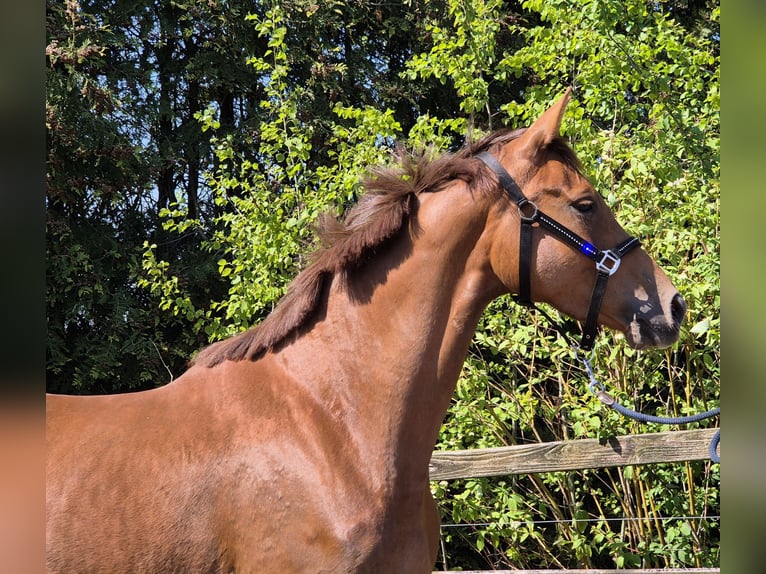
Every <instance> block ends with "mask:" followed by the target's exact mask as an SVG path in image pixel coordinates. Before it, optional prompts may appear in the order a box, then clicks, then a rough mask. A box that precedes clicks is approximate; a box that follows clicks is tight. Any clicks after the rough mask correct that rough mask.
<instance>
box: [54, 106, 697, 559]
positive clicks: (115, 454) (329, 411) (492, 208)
mask: <svg viewBox="0 0 766 574" xmlns="http://www.w3.org/2000/svg"><path fill="white" fill-rule="evenodd" d="M565 105H566V98H564V99H563V100H562V102H560V103H559V104H557V105H556V106H554V107H553V108H551V110H549V111H548V112H546V114H544V115H543V116H542V117H541V118H540V119H539V120H538V121H537V122H536V123H535V124H534V125H533V126H532V127H531V128H529V130H528V132H526V133H525V134H524V135H523V136H522V137H520V138H518V139H514V140H513V141H512V142H510V143H507V144H505V145H504V146H503V147H502V148H501V149H500V150H498V151H499V154H500V157H501V158H503V157H504V156H512V159H509V157H505V159H503V161H504V163H505V164H506V165H508V166H509V167H511V166H515V167H516V173H514V176H515V177H516V178H517V179H518V180H519V181H522V182H524V183H525V184H526V185H527V187H528V188H529V189H540V190H550V189H551V188H552V186H555V189H556V190H557V191H556V193H554V194H551V193H548V194H542V192H541V194H540V197H539V198H537V202H538V204H539V205H540V206H541V208H545V209H546V210H547V211H549V212H553V213H556V212H557V211H558V215H559V217H561V218H562V219H563V218H564V217H568V219H567V221H569V222H570V223H572V224H573V225H574V224H577V225H579V229H580V231H582V232H583V233H586V232H587V234H588V236H589V237H590V238H592V239H593V241H594V242H595V241H601V242H604V243H610V242H611V243H613V242H614V240H615V239H620V238H622V237H624V236H625V233H624V232H623V231H622V230H621V228H620V227H619V225H617V224H616V222H614V219H613V218H612V217H611V214H609V213H608V210H606V207H605V206H603V207H601V205H600V204H599V207H601V213H600V214H599V217H600V218H601V219H600V220H598V221H597V222H592V223H591V225H590V226H588V225H587V222H585V221H583V220H582V219H583V218H579V219H578V217H579V216H577V215H574V216H573V215H572V214H571V213H569V212H567V211H566V207H561V206H559V203H561V196H562V195H564V196H566V195H567V194H574V196H576V197H574V199H572V198H569V199H567V201H568V202H569V203H570V204H571V202H573V201H583V199H582V197H584V196H587V197H588V198H589V199H588V201H598V199H597V196H596V197H595V198H594V197H592V194H591V193H590V192H592V189H591V188H589V187H588V185H587V181H586V180H584V178H582V176H579V175H578V174H576V173H575V172H573V171H572V170H571V169H567V168H566V166H563V165H561V164H560V162H559V161H558V160H557V158H556V157H549V158H547V160H548V161H544V162H540V161H539V159H540V154H541V153H542V151H541V150H542V149H543V148H544V147H545V146H544V145H543V144H541V143H540V142H537V143H536V141H535V138H542V139H545V138H548V139H550V138H551V137H553V136H552V134H553V132H555V134H556V135H557V134H558V125H559V122H560V119H561V115H562V113H563V109H564V106H565ZM541 141H542V140H541ZM530 149H531V151H530ZM530 154H532V156H530ZM535 160H537V161H535ZM461 165H463V167H462V168H461V169H467V168H466V167H465V166H468V165H470V166H474V167H472V169H474V170H475V172H474V173H473V175H471V176H470V177H469V176H466V177H465V178H460V177H457V178H450V179H449V180H448V181H446V182H443V184H441V185H440V186H438V193H421V194H419V195H417V197H416V199H412V197H410V199H407V201H408V202H409V203H408V204H407V205H409V207H406V208H405V207H402V209H405V210H409V211H408V214H407V217H406V218H404V220H403V221H404V224H403V225H402V226H401V228H397V229H394V230H393V231H391V230H388V231H385V232H384V233H383V235H384V236H385V241H382V242H379V244H378V245H376V246H375V248H374V249H373V251H374V255H373V256H370V254H369V250H368V251H365V253H366V256H367V260H365V262H364V263H363V264H359V266H358V268H356V269H352V270H349V269H347V268H344V267H341V268H340V269H339V270H338V269H336V270H335V271H333V272H330V271H327V270H326V269H324V268H322V269H320V270H319V271H320V272H317V273H316V274H315V275H311V274H310V273H309V274H306V272H304V274H303V275H302V276H299V278H298V279H297V280H296V283H298V284H300V282H301V281H302V279H301V278H302V277H308V279H306V283H307V284H309V283H312V284H313V283H316V289H315V290H314V291H315V293H314V297H313V298H311V297H310V298H309V299H310V300H311V301H314V302H313V303H311V304H309V303H306V305H305V307H306V308H305V309H303V307H301V305H302V303H300V301H298V302H296V301H295V298H297V297H298V294H300V293H301V290H300V289H296V290H295V293H297V294H294V295H290V294H288V297H287V298H286V302H285V303H283V304H281V305H280V307H282V310H280V307H278V311H276V312H275V314H276V315H277V316H278V319H279V320H280V321H281V320H282V319H283V317H281V316H279V313H282V312H286V313H290V312H292V311H291V310H292V309H293V308H296V307H297V308H298V309H299V310H298V311H296V312H295V313H296V315H297V316H299V317H300V319H299V320H296V321H297V322H296V328H294V329H292V328H291V329H285V330H283V331H284V332H281V331H279V329H277V331H279V332H280V333H282V334H281V335H280V336H279V337H277V338H276V339H275V340H274V341H273V342H272V343H269V344H268V345H265V346H264V345H262V346H261V347H258V346H257V345H256V346H254V345H255V344H254V343H252V341H257V337H258V336H260V337H264V336H266V335H264V334H263V333H266V334H268V333H269V332H270V331H269V329H271V323H269V324H267V323H266V322H265V323H264V325H263V326H262V327H261V328H260V329H262V331H261V332H260V335H253V334H252V333H245V334H242V335H239V336H237V337H235V338H234V339H232V340H229V341H224V342H222V343H218V344H216V345H213V346H212V347H209V348H208V349H206V350H205V351H203V352H202V353H201V354H200V355H199V356H198V359H197V360H196V363H195V365H194V366H192V367H191V368H190V369H189V370H188V371H187V372H186V373H185V374H184V375H182V376H181V377H180V378H179V379H177V380H175V381H174V382H172V383H170V384H168V385H166V386H164V387H162V388H159V389H156V390H152V391H146V392H142V393H135V394H128V395H114V396H103V397H63V396H51V397H49V400H48V441H49V446H48V448H49V450H48V485H49V491H48V508H47V513H48V531H47V538H48V569H49V571H51V572H89V573H91V572H92V573H96V572H110V573H117V572H238V573H241V572H253V573H264V572H311V573H315V572H339V573H340V572H343V573H346V572H365V573H366V572H370V573H374V572H381V573H383V572H392V573H410V572H413V573H417V572H422V573H425V572H430V571H431V568H432V566H433V564H434V562H435V559H436V550H437V547H438V535H439V520H438V514H437V511H436V507H435V504H434V502H433V500H432V499H431V495H430V489H429V482H428V461H429V459H430V456H431V452H432V449H433V446H434V443H435V441H436V438H437V433H438V430H439V426H440V424H441V421H442V418H443V416H444V413H445V412H446V409H447V407H448V404H449V400H450V397H451V395H452V393H453V391H454V388H455V385H456V382H457V378H458V376H459V372H460V369H461V366H462V362H463V360H464V358H465V355H466V353H467V350H468V346H469V344H470V341H471V338H472V336H473V332H474V330H475V328H476V325H477V322H478V320H479V317H480V315H481V313H482V311H483V309H484V308H485V307H486V305H487V303H488V302H489V301H491V300H492V299H493V298H494V297H497V296H498V295H500V294H502V293H505V292H508V291H513V290H514V289H515V288H516V282H517V281H518V278H517V272H516V270H515V265H516V262H517V256H516V253H517V252H518V248H519V246H518V240H517V239H516V237H515V234H513V233H510V232H509V230H510V229H513V228H514V226H515V227H516V228H518V214H517V213H515V211H514V208H513V206H512V204H510V203H509V202H507V201H499V200H498V197H497V195H493V194H489V193H478V192H477V191H476V189H475V188H476V181H475V180H478V179H479V178H480V177H481V171H480V168H479V167H476V166H475V163H464V164H461ZM530 166H534V167H530ZM456 169H457V168H456ZM457 171H460V170H457ZM469 171H470V170H469ZM461 173H462V172H461ZM556 173H558V174H560V175H559V177H558V179H557V178H556V176H555V174H556ZM561 174H563V175H561ZM466 180H471V181H466ZM431 191H437V189H434V190H431ZM601 203H603V202H601ZM402 205H405V204H404V203H403V204H402ZM382 209H383V207H381V206H380V205H378V204H377V203H373V204H372V208H371V209H369V210H368V212H365V213H364V214H360V215H357V216H356V219H354V218H352V220H351V221H350V223H349V228H350V231H349V233H348V235H347V238H350V239H348V241H351V239H353V238H355V237H356V236H357V235H358V234H356V235H355V234H354V229H355V228H364V229H366V227H365V226H369V225H370V222H373V223H374V224H375V225H382V226H383V227H385V225H384V224H379V223H378V222H379V219H380V217H379V214H377V211H380V210H382ZM397 209H398V208H397ZM578 221H579V223H578ZM596 223H598V225H596ZM536 241H537V242H536V245H535V261H536V263H535V269H536V272H535V275H534V276H533V281H532V288H533V293H535V294H536V297H538V298H539V300H545V301H548V302H551V303H552V304H554V305H556V306H557V307H558V308H559V309H562V310H563V311H565V312H568V313H570V314H572V315H573V316H575V317H577V318H578V319H582V316H581V315H582V314H583V313H584V308H585V307H586V306H587V305H586V303H587V298H588V296H589V292H588V290H589V286H588V282H587V281H579V279H580V278H581V277H582V278H586V277H588V276H589V275H588V274H589V272H591V271H590V268H588V266H587V265H585V264H583V262H582V261H580V260H579V259H577V254H574V257H573V256H572V255H573V254H572V253H571V250H569V249H568V248H566V246H563V247H562V246H561V245H558V244H557V243H556V242H551V241H550V238H549V237H545V236H543V237H541V238H539V239H537V240H536ZM349 249H351V248H349ZM365 249H366V248H365ZM360 250H362V251H364V250H363V249H361V248H360ZM628 257H629V258H630V261H631V265H627V264H625V265H624V267H625V268H628V270H627V271H625V272H623V271H620V274H621V275H620V274H617V275H615V278H616V279H615V280H614V282H613V283H612V284H610V285H609V287H608V288H607V295H606V299H605V302H604V306H603V310H602V322H603V323H606V324H608V325H609V326H612V327H614V328H617V329H620V330H622V331H624V332H625V333H626V336H627V337H628V338H629V341H630V342H631V343H632V344H634V345H635V346H642V345H643V344H644V341H645V340H646V339H647V338H650V339H651V341H650V344H653V345H666V344H670V343H671V342H672V341H673V340H675V338H677V336H678V324H679V323H680V319H679V311H678V307H679V305H680V303H679V301H678V295H677V293H676V292H675V290H674V288H673V287H672V285H671V284H670V282H669V281H668V280H667V277H665V275H664V274H663V273H662V271H661V270H659V269H658V268H657V267H656V265H655V264H654V263H653V262H652V261H651V259H650V258H649V257H648V256H647V255H646V254H645V253H643V252H635V253H631V254H630V255H629V256H626V260H627V259H628ZM321 261H322V260H321V257H320V259H319V260H318V263H317V264H316V265H320V266H321V264H322V263H321ZM551 266H552V267H551ZM328 269H329V268H328ZM551 269H556V270H558V271H551ZM618 276H619V277H618ZM562 277H566V278H567V281H564V282H562V281H561V278H562ZM562 283H563V285H562ZM580 283H582V285H580ZM626 292H627V296H624V297H620V296H619V294H620V293H626ZM291 297H292V299H291ZM288 301H289V303H288ZM674 307H675V309H674ZM641 308H643V309H644V311H641V310H640V309H641ZM284 309H287V311H284ZM681 316H682V313H681ZM268 321H269V319H267V322H268ZM274 321H277V319H274V320H273V321H272V323H273V322H274ZM278 327H280V325H278ZM251 343H252V344H251ZM248 345H250V347H248ZM251 359H252V360H251Z"/></svg>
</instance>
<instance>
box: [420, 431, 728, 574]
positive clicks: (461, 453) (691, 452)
mask: <svg viewBox="0 0 766 574" xmlns="http://www.w3.org/2000/svg"><path fill="white" fill-rule="evenodd" d="M715 432H716V429H714V428H710V429H694V430H685V431H667V432H660V433H648V434H637V435H630V436H620V437H613V438H610V439H607V440H605V441H601V440H598V439H578V440H566V441H555V442H548V443H542V444H522V445H514V446H505V447H498V448H481V449H473V450H455V451H435V452H434V453H433V455H432V456H431V464H430V466H429V472H430V475H431V480H453V479H457V478H478V477H482V476H503V475H508V474H533V473H536V472H558V471H564V470H582V469H586V468H606V467H611V466H628V465H638V464H652V463H658V462H683V461H687V460H704V459H706V458H708V457H709V454H708V448H709V446H710V441H711V440H713V435H714V434H715ZM515 572H517V573H518V572H519V571H515ZM590 574H595V573H594V572H593V571H591V573H590Z"/></svg>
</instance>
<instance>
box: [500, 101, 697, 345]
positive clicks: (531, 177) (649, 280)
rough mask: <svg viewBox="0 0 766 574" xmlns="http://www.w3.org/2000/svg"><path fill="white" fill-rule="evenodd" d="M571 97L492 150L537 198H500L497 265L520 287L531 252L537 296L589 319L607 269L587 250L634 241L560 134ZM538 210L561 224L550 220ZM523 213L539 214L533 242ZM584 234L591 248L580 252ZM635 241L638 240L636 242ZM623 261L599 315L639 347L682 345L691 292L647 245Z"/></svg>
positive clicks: (531, 282) (503, 278)
mask: <svg viewBox="0 0 766 574" xmlns="http://www.w3.org/2000/svg"><path fill="white" fill-rule="evenodd" d="M568 100H569V91H567V93H566V94H565V95H564V96H563V97H562V98H561V99H560V100H559V101H558V102H557V103H556V104H554V105H553V106H552V107H551V108H549V109H548V110H547V111H546V112H544V113H543V114H542V115H541V116H540V117H539V118H538V119H537V120H536V121H535V122H534V124H533V125H532V126H531V127H529V128H528V129H526V130H525V131H524V132H523V133H521V135H519V136H518V137H515V138H513V139H510V140H509V141H506V142H503V143H502V145H495V146H494V147H493V148H492V147H491V148H490V149H489V151H490V152H491V153H492V155H493V156H494V157H495V158H496V159H497V160H498V161H499V163H500V165H501V166H502V168H504V169H505V171H506V172H507V174H509V175H510V177H511V178H512V182H513V181H515V182H516V184H517V185H518V188H519V189H520V190H521V193H522V194H523V197H524V198H526V200H528V201H529V204H525V205H523V207H520V206H517V205H515V204H514V202H513V201H501V202H498V205H497V207H496V210H495V211H496V213H495V217H496V218H497V219H496V221H495V225H493V226H492V229H493V230H494V233H495V235H496V236H495V237H494V238H493V240H492V248H491V251H490V264H491V266H492V271H493V272H494V274H495V275H496V277H497V278H498V279H499V280H500V282H501V283H502V284H503V285H504V287H505V289H506V290H510V291H511V292H518V291H519V287H520V283H523V278H522V277H520V275H523V272H522V271H521V270H520V268H519V264H518V260H519V257H520V256H521V253H520V251H521V250H523V249H528V250H529V254H528V256H527V257H528V260H529V263H528V267H529V270H528V279H527V283H528V289H529V291H530V295H531V298H532V299H533V300H534V301H540V302H545V303H549V304H551V305H553V306H554V307H556V308H557V309H558V310H560V311H562V312H563V313H566V314H567V315H569V316H571V317H574V318H575V319H577V320H579V321H585V320H586V317H587V315H588V312H589V309H590V308H591V305H592V301H593V298H594V297H595V289H594V282H595V281H596V277H597V276H598V273H599V272H598V271H597V268H596V266H594V260H593V258H592V257H587V256H584V253H586V251H588V250H589V249H591V248H593V247H594V246H595V252H598V253H599V254H600V253H602V251H601V250H605V251H606V250H610V251H609V252H610V253H614V251H613V248H614V246H618V245H625V244H629V243H630V241H629V240H630V236H629V235H628V234H627V233H626V232H625V230H623V228H622V227H621V226H620V224H619V223H618V222H617V220H616V219H615V217H614V215H613V213H612V212H611V210H610V209H609V207H608V206H607V204H606V202H605V201H604V199H603V197H602V196H601V195H600V194H599V193H598V192H597V191H596V190H595V189H594V187H593V185H592V184H591V183H590V182H589V181H588V179H587V178H586V177H585V176H584V175H583V173H582V171H581V168H580V164H579V161H578V160H577V158H576V156H575V155H574V153H573V152H572V150H571V148H570V147H569V146H568V145H567V144H566V143H565V142H564V140H563V138H561V136H560V134H559V129H560V125H561V119H562V116H563V114H564V110H565V108H566V105H567V103H568ZM498 169H501V168H500V167H499V166H498ZM499 179H502V178H499ZM501 183H502V181H501ZM538 211H539V213H542V214H545V215H544V218H545V219H546V220H549V221H552V222H553V223H552V224H551V225H549V226H546V225H542V224H541V222H540V221H539V220H538V219H537V216H538ZM522 218H526V219H527V220H528V222H529V220H530V219H533V218H534V219H535V221H534V223H531V224H530V225H531V235H530V245H522V243H523V241H522V240H521V239H519V237H520V234H519V232H518V229H519V227H520V226H521V225H522ZM542 223H545V222H542ZM555 224H559V225H560V227H561V228H562V229H563V231H560V232H558V230H557V229H556V225H555ZM569 235H572V236H574V238H575V239H571V238H570V237H568V236H569ZM581 239H582V240H584V244H585V246H584V247H583V248H582V249H578V246H580V244H581V243H583V242H582V241H580V240H581ZM634 245H638V242H637V241H635V242H633V244H632V245H630V247H633V246H634ZM588 246H589V247H588ZM573 247H574V248H573ZM590 255H591V256H593V255H594V254H593V253H590ZM609 257H611V255H610V256H609ZM615 258H616V262H615V261H611V260H610V265H611V266H612V267H613V269H611V270H609V275H610V277H609V280H608V282H605V289H603V293H601V300H600V301H599V303H600V305H601V306H600V308H598V307H597V308H596V312H595V313H594V319H596V318H597V321H598V323H599V324H601V325H604V326H607V327H609V328H611V329H614V330H617V331H620V332H622V333H624V334H625V337H626V338H627V341H628V343H629V344H630V345H631V346H632V347H634V348H637V349H641V348H646V347H667V346H669V345H671V344H672V343H674V342H675V341H676V340H677V339H678V336H679V333H680V327H681V322H682V321H683V318H684V315H685V314H686V303H685V302H684V299H683V297H682V296H681V295H680V294H679V292H678V290H677V289H676V288H675V287H674V286H673V284H672V283H671V281H670V280H669V279H668V277H667V275H666V274H665V273H664V272H663V271H662V269H660V267H659V266H658V265H657V264H656V263H655V262H654V260H653V259H652V258H651V257H650V256H649V255H648V254H647V253H646V252H645V251H644V250H643V249H641V248H636V249H629V252H626V253H624V254H622V256H621V257H619V256H616V257H615ZM522 267H523V266H522Z"/></svg>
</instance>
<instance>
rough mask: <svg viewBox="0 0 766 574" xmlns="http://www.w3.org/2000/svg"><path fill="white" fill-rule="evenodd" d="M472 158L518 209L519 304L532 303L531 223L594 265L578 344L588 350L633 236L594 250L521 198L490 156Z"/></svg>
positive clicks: (522, 194) (503, 169) (515, 186)
mask: <svg viewBox="0 0 766 574" xmlns="http://www.w3.org/2000/svg"><path fill="white" fill-rule="evenodd" d="M476 157H477V158H478V159H480V160H481V161H483V162H484V163H485V164H486V165H487V167H489V168H490V169H491V170H492V171H493V172H494V174H495V176H497V179H498V181H499V182H500V185H501V186H503V189H505V191H506V193H508V196H509V197H510V198H511V199H512V200H513V201H514V203H516V206H517V207H518V210H519V217H520V219H521V226H520V236H519V293H518V296H517V298H516V301H517V302H518V303H519V304H521V305H524V306H527V307H530V306H533V305H534V303H533V302H532V289H531V280H530V278H531V269H532V229H533V228H534V224H535V223H536V224H538V225H539V226H540V227H543V228H545V229H547V230H548V231H550V232H551V233H552V234H553V235H554V236H555V237H557V238H558V239H559V240H561V241H563V242H564V243H567V244H568V245H570V246H571V247H573V248H574V249H576V250H577V251H579V252H580V253H582V254H583V255H585V256H586V257H588V258H589V259H591V260H593V261H594V262H595V264H596V271H597V276H596V283H595V285H594V286H593V292H592V294H591V298H590V307H589V308H588V314H587V316H586V319H585V324H584V325H583V334H582V340H581V342H580V348H582V349H585V350H591V349H592V348H593V344H594V343H595V339H596V333H597V331H598V315H599V311H600V309H601V303H602V302H603V300H604V294H605V293H606V285H607V282H608V280H609V277H611V276H612V275H614V274H615V273H616V272H617V269H619V267H620V262H621V260H622V257H623V256H624V255H625V254H626V253H627V252H628V251H630V250H631V249H633V248H634V247H638V246H639V245H640V241H639V240H638V239H637V238H636V237H629V238H628V239H626V240H625V241H623V242H622V243H620V244H619V245H618V246H617V247H615V248H614V249H606V250H604V251H602V250H600V249H598V248H597V247H596V246H595V245H593V244H592V243H590V242H588V241H585V240H584V239H583V238H582V237H580V236H579V235H577V234H576V233H575V232H574V231H572V230H570V229H569V228H567V227H566V226H564V225H561V224H560V223H559V222H558V221H556V220H555V219H552V218H550V217H548V216H547V215H546V214H545V213H543V212H542V211H540V210H539V209H538V208H537V205H535V204H534V203H533V202H531V201H529V200H528V199H527V198H526V197H525V196H524V193H523V192H522V191H521V189H520V188H519V186H518V184H517V183H516V182H515V181H514V180H513V178H512V177H511V175H510V174H509V173H508V172H507V171H506V170H505V168H504V167H503V166H502V165H501V164H500V162H499V161H497V160H496V159H495V157H494V156H493V155H492V154H490V153H489V152H482V153H480V154H478V155H477V156H476Z"/></svg>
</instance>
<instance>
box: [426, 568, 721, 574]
mask: <svg viewBox="0 0 766 574" xmlns="http://www.w3.org/2000/svg"><path fill="white" fill-rule="evenodd" d="M720 572H721V569H720V568H628V569H627V570H600V569H588V570H492V572H491V574H720ZM433 574H457V571H450V570H443V571H442V570H438V571H434V573H433ZM460 574H490V572H489V571H486V570H461V571H460Z"/></svg>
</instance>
